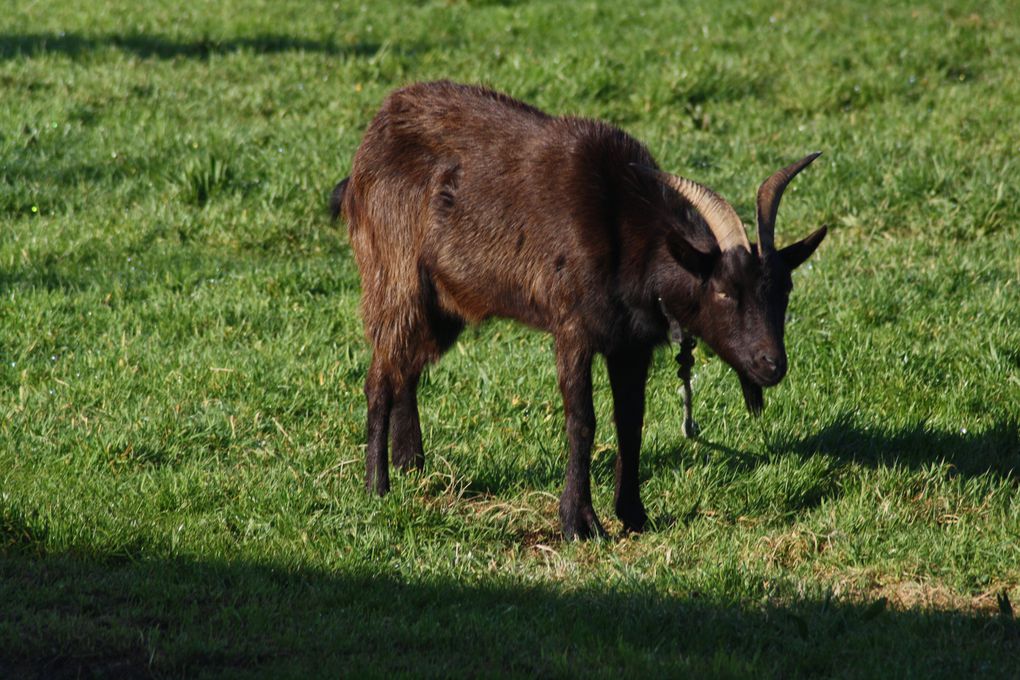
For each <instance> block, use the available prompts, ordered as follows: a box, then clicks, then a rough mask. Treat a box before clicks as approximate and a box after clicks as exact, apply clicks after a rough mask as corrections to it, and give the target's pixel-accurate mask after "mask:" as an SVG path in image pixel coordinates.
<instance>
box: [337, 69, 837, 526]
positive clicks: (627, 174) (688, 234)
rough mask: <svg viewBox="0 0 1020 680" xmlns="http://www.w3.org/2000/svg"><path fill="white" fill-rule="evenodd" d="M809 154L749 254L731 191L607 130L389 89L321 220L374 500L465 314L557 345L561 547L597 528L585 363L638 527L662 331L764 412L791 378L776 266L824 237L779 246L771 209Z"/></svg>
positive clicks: (448, 87) (453, 94) (782, 278)
mask: <svg viewBox="0 0 1020 680" xmlns="http://www.w3.org/2000/svg"><path fill="white" fill-rule="evenodd" d="M817 156H818V154H817V153H816V154H812V155H810V156H807V157H806V158H804V159H803V160H801V161H798V162H797V163H794V164H792V165H790V166H789V167H786V168H784V169H782V170H780V171H779V172H777V173H775V174H774V175H772V176H771V177H770V178H769V179H768V180H766V181H765V183H764V184H762V185H761V188H760V190H759V192H758V201H757V213H758V238H759V243H757V244H755V245H751V244H750V243H749V242H748V239H747V236H746V234H745V231H744V227H743V225H742V223H741V221H740V218H739V217H738V215H737V213H736V212H735V211H734V209H733V208H732V207H731V206H730V205H729V204H728V203H727V202H726V201H725V200H723V199H722V198H721V197H720V196H718V195H717V194H715V193H714V192H713V191H711V190H710V189H708V188H707V187H704V186H702V185H700V184H697V183H695V182H693V181H691V180H688V179H684V178H682V177H677V176H673V175H669V174H666V173H664V172H662V171H660V170H659V169H658V167H657V166H656V164H655V161H654V160H653V159H652V156H651V155H650V154H649V152H648V150H647V149H646V148H645V147H644V146H643V145H642V144H641V143H640V142H638V141H637V140H635V139H634V138H633V137H631V136H629V135H628V134H626V133H624V132H622V131H621V130H619V129H617V128H615V127H613V126H611V125H608V124H606V123H602V122H599V121H595V120H587V119H582V118H575V117H555V116H550V115H547V114H546V113H543V112H542V111H540V110H538V109H537V108H534V107H532V106H530V105H528V104H525V103H523V102H520V101H518V100H515V99H513V98H511V97H509V96H507V95H504V94H500V93H498V92H494V91H492V90H489V89H485V88H481V87H476V86H468V85H459V84H455V83H451V82H447V81H441V82H433V83H418V84H413V85H410V86H408V87H404V88H402V89H399V90H396V91H394V92H393V93H391V94H390V95H389V96H388V97H387V98H386V100H385V101H384V103H383V104H382V108H381V109H380V111H379V112H378V114H377V115H376V116H375V118H374V119H373V120H372V122H371V124H370V125H369V127H368V130H367V131H366V133H365V136H364V139H363V141H362V143H361V146H360V147H359V148H358V150H357V152H356V154H355V156H354V162H353V167H352V170H351V174H350V177H348V178H347V179H344V180H343V181H341V182H340V183H339V184H337V185H336V188H335V189H334V191H333V195H332V200H331V205H332V211H333V213H334V217H338V216H339V215H340V214H341V213H342V214H343V216H344V217H345V218H346V220H347V223H348V230H349V235H350V241H351V246H352V249H353V251H354V255H355V258H356V260H357V265H358V270H359V272H360V275H361V283H362V300H361V313H362V317H363V320H364V326H365V333H366V336H367V338H368V340H369V342H370V344H371V348H372V359H371V364H370V366H369V368H368V373H367V376H366V379H365V396H366V399H367V403H368V423H367V448H366V464H365V467H366V486H367V487H368V489H369V491H374V492H375V493H377V494H380V495H382V494H385V493H386V492H387V491H388V490H389V463H388V460H387V438H389V439H390V440H391V441H392V446H393V463H394V464H395V465H396V466H398V467H400V468H402V469H404V470H409V469H414V468H417V469H419V470H420V469H422V468H423V467H424V460H425V457H424V452H423V449H422V440H421V426H420V424H419V420H418V403H417V387H418V380H419V377H420V375H421V372H422V370H423V369H424V368H425V367H426V366H427V365H428V364H430V363H432V362H435V361H437V360H438V359H439V357H440V356H441V355H442V354H443V353H444V352H445V351H446V350H447V349H449V348H450V346H451V345H452V344H453V343H454V342H455V340H456V339H457V336H458V334H459V333H460V332H461V331H462V329H463V328H464V326H465V324H466V323H477V322H481V321H482V320H484V319H486V318H489V317H492V316H500V317H509V318H512V319H516V320H518V321H521V322H523V323H525V324H527V325H529V326H532V327H535V328H538V329H541V330H544V331H548V332H549V333H551V334H552V335H553V338H554V341H555V354H556V369H557V377H558V381H559V388H560V391H561V393H562V397H563V404H564V410H565V414H566V432H567V439H568V442H569V458H568V462H567V470H566V481H565V485H564V490H563V494H562V496H561V497H560V503H559V515H560V521H561V523H562V530H563V534H564V536H565V537H566V538H567V539H578V538H580V539H583V538H589V537H595V536H604V535H605V530H604V529H603V527H602V525H601V523H600V522H599V519H598V517H597V516H596V514H595V510H594V508H593V507H592V499H591V486H590V463H591V447H592V440H593V435H594V432H595V412H594V408H593V406H592V379H591V364H592V358H593V356H594V355H595V354H596V353H600V354H602V355H604V357H605V360H606V367H607V369H608V373H609V380H610V384H611V386H612V392H613V401H614V406H613V416H614V420H615V423H616V431H617V440H618V444H619V451H618V455H617V459H616V491H615V499H614V503H615V510H616V515H617V517H618V518H619V519H620V520H621V521H622V523H623V528H624V531H634V532H639V531H642V530H643V529H644V526H645V523H646V521H647V514H646V512H645V508H644V505H643V504H642V502H641V497H640V492H639V488H638V484H639V480H638V457H639V453H640V448H641V429H642V422H643V419H644V406H645V403H644V402H645V383H646V381H647V376H648V368H649V363H650V360H651V356H652V352H653V350H654V348H655V347H656V346H657V345H660V344H663V343H665V342H668V338H669V336H670V331H671V330H672V335H673V337H674V338H675V339H681V338H682V337H683V336H684V334H686V335H687V337H689V336H691V335H693V336H697V337H699V338H701V339H702V340H703V341H704V342H705V343H707V344H708V346H709V347H711V348H712V349H713V350H714V351H715V353H716V354H718V355H719V356H720V357H721V358H722V359H723V360H724V361H725V362H726V363H728V364H729V365H730V366H732V367H733V368H734V369H735V371H736V373H737V375H738V376H739V378H740V383H741V386H742V388H743V391H744V398H745V402H746V405H747V407H748V409H750V410H751V411H752V412H753V413H755V414H757V413H758V412H760V410H761V408H762V404H763V402H762V388H763V387H768V386H772V385H775V384H777V383H778V382H779V381H780V380H782V378H783V376H784V375H785V373H786V370H787V358H786V350H785V346H784V343H783V331H784V316H785V311H786V306H787V302H788V300H789V293H790V290H791V288H792V281H791V276H790V273H791V271H792V270H793V269H794V268H796V267H797V266H798V265H800V264H801V263H802V262H804V260H806V259H807V258H808V257H809V256H810V255H811V254H812V253H813V252H814V250H815V248H817V247H818V245H819V243H821V241H822V239H823V238H824V237H825V234H826V228H825V227H822V228H821V229H819V230H818V231H816V232H814V233H813V234H811V235H810V236H808V237H806V238H805V239H803V240H801V241H798V242H796V243H794V244H793V245H790V246H787V247H785V248H783V249H781V250H777V249H776V248H775V245H774V242H773V232H774V227H775V218H776V211H777V209H778V206H779V201H780V198H781V197H782V194H783V190H784V189H785V187H786V185H787V184H788V183H789V182H790V180H791V179H793V177H794V176H795V175H796V174H797V173H798V172H800V171H801V170H802V169H803V168H804V167H806V166H807V165H808V164H809V163H810V162H811V161H813V160H814V159H815V158H816V157H817ZM687 345H688V348H687V349H686V350H685V352H684V354H687V355H689V351H690V342H689V341H688V342H687ZM684 354H682V355H681V356H684ZM681 371H682V372H683V366H681ZM687 375H688V379H689V366H688V368H687ZM686 381H687V379H685V382H686ZM687 387H688V388H689V384H688V385H687ZM689 416H690V411H689V396H688V399H687V419H688V420H689ZM689 434H690V433H689Z"/></svg>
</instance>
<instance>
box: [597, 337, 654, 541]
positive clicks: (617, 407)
mask: <svg viewBox="0 0 1020 680" xmlns="http://www.w3.org/2000/svg"><path fill="white" fill-rule="evenodd" d="M651 356H652V354H651V351H649V350H646V349H640V350H633V351H629V352H620V353H618V354H614V355H611V356H607V357H606V367H607V369H608V371H609V383H610V385H611V386H612V388H613V418H614V419H615V420H616V440H617V445H618V447H619V451H618V453H617V456H616V497H615V506H616V516H617V517H619V518H620V520H621V521H622V522H623V529H624V531H643V530H644V527H645V522H646V521H647V520H648V515H647V514H646V513H645V506H644V504H642V503H641V492H640V490H639V488H638V483H639V480H638V462H639V460H640V457H641V427H642V425H643V423H644V417H645V382H646V381H647V378H648V364H649V362H650V361H651Z"/></svg>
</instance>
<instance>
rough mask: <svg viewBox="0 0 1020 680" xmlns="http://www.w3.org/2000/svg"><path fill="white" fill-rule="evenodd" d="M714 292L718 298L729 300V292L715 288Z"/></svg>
mask: <svg viewBox="0 0 1020 680" xmlns="http://www.w3.org/2000/svg"><path fill="white" fill-rule="evenodd" d="M715 294H716V296H717V297H718V298H719V299H720V300H729V299H730V296H729V294H728V293H724V292H723V291H721V290H717V291H716V292H715Z"/></svg>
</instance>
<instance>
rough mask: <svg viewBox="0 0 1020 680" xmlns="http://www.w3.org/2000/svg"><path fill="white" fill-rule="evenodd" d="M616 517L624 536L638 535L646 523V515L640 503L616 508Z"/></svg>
mask: <svg viewBox="0 0 1020 680" xmlns="http://www.w3.org/2000/svg"><path fill="white" fill-rule="evenodd" d="M616 516H617V517H618V518H620V521H621V522H623V533H624V534H629V533H634V534H640V533H641V532H643V531H644V530H645V524H647V523H648V513H646V512H645V508H644V506H643V505H642V504H641V502H640V501H638V502H637V503H634V504H631V505H629V506H627V507H618V508H616Z"/></svg>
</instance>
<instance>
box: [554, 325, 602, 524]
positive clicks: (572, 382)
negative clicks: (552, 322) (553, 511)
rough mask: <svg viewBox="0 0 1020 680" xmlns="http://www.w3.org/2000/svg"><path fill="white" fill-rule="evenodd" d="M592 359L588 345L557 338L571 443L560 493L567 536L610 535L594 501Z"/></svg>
mask: <svg viewBox="0 0 1020 680" xmlns="http://www.w3.org/2000/svg"><path fill="white" fill-rule="evenodd" d="M591 360H592V353H591V351H590V350H588V349H587V348H584V347H580V346H579V345H578V344H577V343H574V342H563V341H560V339H559V338H558V339H557V343H556V370H557V373H558V377H559V383H560V392H561V393H562V394H563V407H564V411H565V412H566V421H567V422H566V425H567V427H566V429H567V441H568V444H569V446H570V455H569V458H568V460H567V477H566V483H565V484H564V488H563V495H562V496H560V522H561V524H562V527H563V536H564V537H565V538H566V539H567V540H574V539H585V538H592V537H595V536H598V537H603V536H606V530H605V529H603V528H602V524H601V523H599V518H598V517H597V516H596V515H595V509H594V508H593V507H592V503H591V446H592V442H593V441H594V438H595V408H594V406H593V405H592V394H591Z"/></svg>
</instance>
